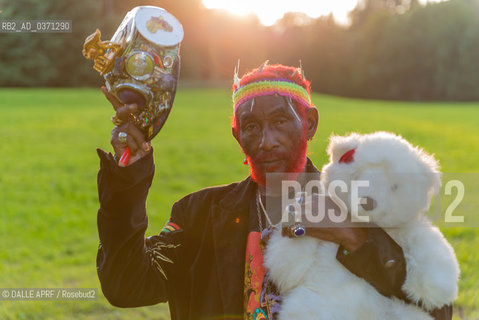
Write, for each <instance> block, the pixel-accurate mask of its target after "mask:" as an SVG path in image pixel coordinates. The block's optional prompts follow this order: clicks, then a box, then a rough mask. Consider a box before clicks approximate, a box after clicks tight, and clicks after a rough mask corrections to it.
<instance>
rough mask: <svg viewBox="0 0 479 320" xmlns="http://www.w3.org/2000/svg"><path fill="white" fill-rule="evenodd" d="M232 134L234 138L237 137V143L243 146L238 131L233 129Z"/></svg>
mask: <svg viewBox="0 0 479 320" xmlns="http://www.w3.org/2000/svg"><path fill="white" fill-rule="evenodd" d="M231 133H232V134H233V137H235V139H236V141H238V143H239V144H240V145H241V143H240V138H239V133H238V131H237V130H235V128H233V127H231Z"/></svg>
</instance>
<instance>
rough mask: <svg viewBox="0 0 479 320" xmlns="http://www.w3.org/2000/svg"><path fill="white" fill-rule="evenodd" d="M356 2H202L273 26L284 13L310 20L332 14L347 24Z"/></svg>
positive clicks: (210, 6)
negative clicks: (300, 15) (252, 16)
mask: <svg viewBox="0 0 479 320" xmlns="http://www.w3.org/2000/svg"><path fill="white" fill-rule="evenodd" d="M356 3H357V0H336V1H324V0H319V1H318V0H316V1H311V0H293V1H291V0H261V1H258V0H242V1H238V0H236V1H230V0H203V4H204V5H205V7H206V8H208V9H224V10H227V11H229V12H231V13H234V14H237V15H246V14H251V13H254V14H256V15H257V16H258V18H259V20H260V21H261V23H262V24H264V25H266V26H269V25H273V24H274V23H275V22H276V20H278V19H281V17H283V15H284V14H285V13H286V12H304V13H306V14H307V15H308V16H310V17H311V18H317V17H319V16H322V15H328V14H330V13H332V14H333V15H334V18H335V19H336V21H338V22H339V23H342V24H346V23H347V22H348V12H349V11H351V10H352V9H353V8H354V7H355V6H356Z"/></svg>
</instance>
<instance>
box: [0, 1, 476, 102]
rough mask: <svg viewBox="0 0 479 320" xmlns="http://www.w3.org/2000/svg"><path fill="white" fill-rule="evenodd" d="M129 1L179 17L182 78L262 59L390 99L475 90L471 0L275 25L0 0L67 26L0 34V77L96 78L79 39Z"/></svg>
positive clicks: (193, 12)
mask: <svg viewBox="0 0 479 320" xmlns="http://www.w3.org/2000/svg"><path fill="white" fill-rule="evenodd" d="M136 5H157V6H160V7H163V8H165V9H167V10H168V11H170V12H171V13H173V14H174V15H175V16H176V17H177V18H178V19H179V20H180V21H181V23H182V24H183V27H184V30H185V38H184V41H183V44H182V48H181V59H182V67H181V80H184V81H187V80H194V81H197V82H198V81H199V82H202V81H204V82H207V81H208V82H216V81H228V80H230V79H231V78H232V74H233V69H234V66H235V65H236V63H237V60H238V59H240V60H241V65H240V71H241V72H245V71H247V70H248V69H251V68H254V67H256V66H259V65H260V64H261V63H263V62H264V61H265V60H269V61H270V63H283V64H291V65H298V66H299V63H300V62H299V60H301V63H302V65H303V68H304V70H305V75H306V77H307V78H308V79H309V80H311V81H312V88H313V90H314V91H317V92H322V93H328V94H336V95H342V96H350V97H360V98H377V99H394V100H455V101H461V100H478V99H479V90H477V89H476V86H477V83H479V0H449V1H445V2H440V3H429V4H427V5H425V6H423V5H420V4H419V3H418V1H417V0H360V2H359V3H358V5H357V7H356V8H355V9H354V10H353V11H352V12H350V18H351V24H350V25H349V26H347V27H345V26H341V25H338V24H337V23H336V22H335V21H334V19H333V17H332V16H326V17H320V18H317V19H312V18H309V17H308V16H306V15H304V14H299V13H288V14H286V15H285V16H284V17H283V18H282V19H281V20H279V21H278V22H277V23H276V24H275V25H273V26H271V27H265V26H263V25H262V24H261V23H260V22H259V20H258V19H257V18H256V17H255V16H248V17H237V16H234V15H231V14H227V13H226V12H224V11H220V10H207V9H205V8H204V7H203V6H202V4H201V1H200V0H182V1H173V0H165V1H141V0H134V1H115V0H103V1H97V0H84V1H81V2H80V1H76V2H74V1H68V2H66V1H61V0H51V1H31V0H16V1H15V2H13V1H10V2H9V3H8V4H7V1H5V0H0V8H1V9H2V12H1V13H0V20H8V19H17V20H21V19H68V20H72V22H73V32H72V33H70V34H48V33H46V34H7V33H3V34H0V48H1V59H0V70H1V71H0V85H1V86H2V87H12V86H99V85H101V83H102V79H101V78H100V77H99V75H98V74H97V73H96V72H95V71H94V70H93V69H92V61H89V60H86V59H84V58H83V56H82V55H81V48H82V45H83V40H84V39H85V37H86V36H87V35H89V34H90V33H92V32H93V31H94V30H95V29H96V28H97V27H98V28H100V29H101V30H102V34H103V39H109V37H111V36H112V35H113V32H114V31H115V30H116V28H117V26H118V25H119V23H120V22H121V20H122V19H123V16H124V15H125V13H126V12H127V11H128V10H129V9H131V8H133V7H134V6H136Z"/></svg>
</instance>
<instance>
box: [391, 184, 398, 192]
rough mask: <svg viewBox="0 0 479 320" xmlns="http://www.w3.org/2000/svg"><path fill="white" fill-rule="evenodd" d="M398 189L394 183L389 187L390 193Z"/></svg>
mask: <svg viewBox="0 0 479 320" xmlns="http://www.w3.org/2000/svg"><path fill="white" fill-rule="evenodd" d="M397 189H398V185H397V184H396V183H395V184H393V185H392V186H391V190H392V191H396V190H397Z"/></svg>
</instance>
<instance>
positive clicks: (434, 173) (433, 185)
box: [416, 148, 442, 196]
mask: <svg viewBox="0 0 479 320" xmlns="http://www.w3.org/2000/svg"><path fill="white" fill-rule="evenodd" d="M416 150H417V151H418V153H419V154H420V157H421V160H422V162H423V164H424V165H425V166H426V167H427V170H426V171H427V179H428V181H429V194H430V195H431V196H432V195H436V194H438V193H439V191H440V190H441V185H442V182H441V172H440V168H439V162H438V161H437V160H436V159H435V158H434V156H432V155H430V154H427V153H426V152H425V151H424V150H422V149H419V148H416Z"/></svg>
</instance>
